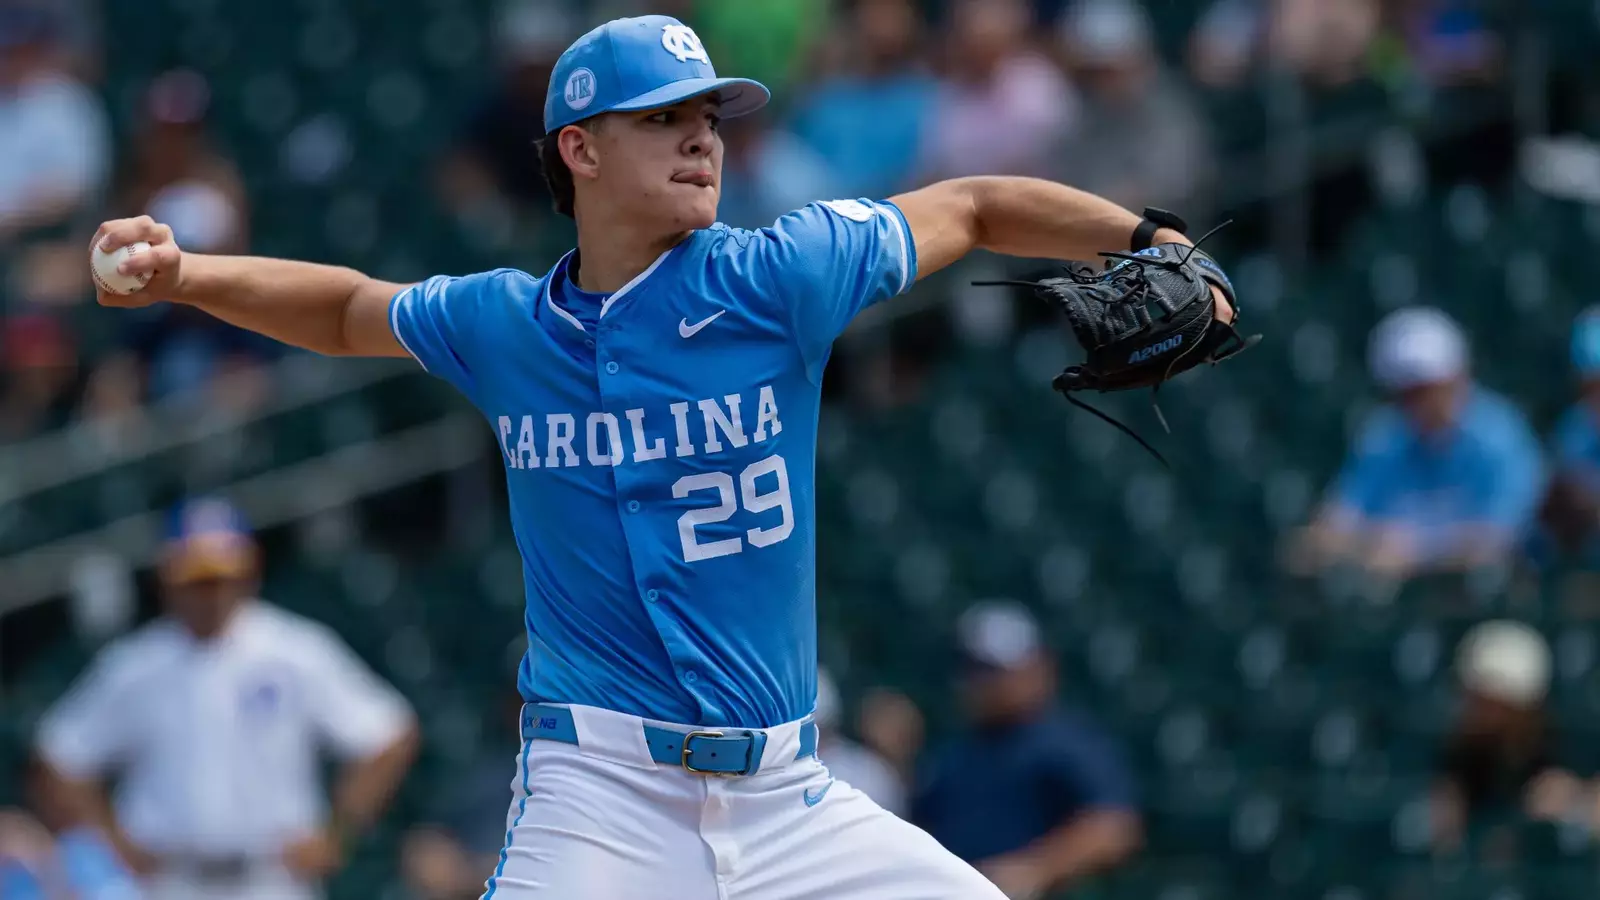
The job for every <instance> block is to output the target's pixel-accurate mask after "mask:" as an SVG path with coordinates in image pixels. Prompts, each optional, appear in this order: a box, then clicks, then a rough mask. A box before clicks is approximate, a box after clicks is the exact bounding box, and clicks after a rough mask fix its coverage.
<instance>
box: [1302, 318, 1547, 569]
mask: <svg viewBox="0 0 1600 900" xmlns="http://www.w3.org/2000/svg"><path fill="white" fill-rule="evenodd" d="M1370 364H1371V368H1372V374H1373V378H1374V380H1375V381H1377V383H1378V385H1379V386H1380V387H1381V388H1382V389H1383V390H1384V391H1385V392H1386V394H1387V395H1388V398H1389V401H1390V402H1389V403H1387V404H1385V405H1383V406H1381V407H1380V408H1379V409H1378V410H1377V411H1376V412H1374V413H1373V414H1372V415H1371V416H1370V417H1369V418H1368V419H1367V421H1366V422H1365V423H1364V425H1363V426H1362V428H1361V430H1360V433H1359V435H1358V436H1357V438H1356V440H1355V443H1354V446H1352V448H1351V450H1350V455H1349V458H1348V459H1347V460H1346V462H1345V464H1344V468H1343V469H1342V470H1341V471H1340V473H1339V475H1338V477H1337V478H1336V479H1335V480H1334V482H1333V484H1332V486H1331V487H1330V488H1329V491H1328V497H1327V500H1326V503H1325V505H1324V507H1323V509H1322V511H1321V512H1320V513H1319V514H1318V516H1317V517H1316V519H1315V520H1314V521H1313V522H1312V524H1311V525H1310V526H1309V527H1308V528H1307V529H1306V530H1305V532H1303V533H1302V534H1301V535H1299V539H1298V542H1297V545H1296V546H1295V547H1294V548H1293V550H1294V556H1293V557H1292V558H1291V563H1292V564H1293V565H1294V566H1296V567H1298V568H1300V569H1302V570H1314V569H1317V568H1321V567H1326V566H1330V565H1336V564H1341V563H1348V564H1353V565H1355V566H1359V567H1362V568H1365V569H1367V570H1369V571H1371V572H1373V573H1376V574H1378V575H1381V576H1384V577H1387V578H1391V579H1403V578H1406V577H1409V576H1411V575H1414V574H1418V573H1422V572H1429V571H1452V570H1453V571H1464V570H1471V569H1476V568H1480V567H1484V566H1490V565H1494V564H1498V563H1503V562H1505V561H1507V559H1508V557H1509V556H1510V554H1512V553H1513V551H1514V550H1515V549H1516V548H1517V547H1518V546H1519V545H1520V543H1521V541H1522V540H1523V539H1524V538H1526V537H1527V536H1528V534H1529V529H1530V526H1531V525H1532V524H1533V520H1534V518H1535V515H1536V513H1537V511H1538V506H1539V501H1540V498H1541V497H1542V492H1543V489H1544V463H1543V457H1542V454H1541V450H1540V446H1539V442H1538V439H1537V438H1536V436H1535V435H1534V433H1533V431H1532V429H1531V428H1530V426H1529V425H1528V423H1527V421H1526V420H1525V419H1524V418H1523V415H1522V413H1521V412H1520V411H1519V410H1518V409H1517V408H1516V407H1515V406H1513V405H1512V404H1511V403H1510V402H1509V401H1507V400H1506V399H1505V398H1503V397H1501V396H1499V395H1498V394H1495V393H1493V392H1492V391H1489V390H1487V389H1485V388H1483V387H1481V386H1479V385H1478V384H1476V383H1475V382H1474V381H1473V379H1472V377H1471V373H1470V370H1469V366H1468V361H1467V340H1466V336H1465V335H1464V334H1463V333H1462V331H1461V328H1460V326H1458V325H1457V324H1456V323H1455V321H1454V320H1452V319H1451V318H1450V317H1449V316H1448V315H1446V314H1445V313H1443V312H1442V311H1440V310H1437V309H1433V308H1428V307H1414V308H1407V309H1401V310H1397V311H1395V312H1393V313H1391V314H1390V315H1388V316H1387V317H1385V318H1384V319H1383V320H1382V321H1381V322H1379V323H1378V325H1377V327H1376V328H1375V329H1374V331H1373V333H1372V339H1371V346H1370Z"/></svg>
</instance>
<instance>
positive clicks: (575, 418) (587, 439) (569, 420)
mask: <svg viewBox="0 0 1600 900" xmlns="http://www.w3.org/2000/svg"><path fill="white" fill-rule="evenodd" d="M752 401H753V402H752ZM750 409H754V410H755V415H754V421H753V422H752V421H751V417H750V414H749V413H748V412H746V410H750ZM622 418H623V420H624V421H618V418H617V416H616V415H615V414H613V413H609V412H605V411H603V410H597V411H594V412H588V413H569V412H546V413H519V414H506V415H501V416H498V417H496V424H497V426H498V427H499V432H500V449H501V450H502V451H503V452H504V454H505V463H506V468H508V469H538V468H541V467H546V468H548V467H555V466H577V465H591V466H617V465H623V464H625V463H646V462H651V461H653V460H658V459H666V458H668V457H669V456H671V457H674V458H682V457H685V456H695V455H698V454H703V453H721V452H723V450H724V449H726V448H728V447H734V448H738V447H744V446H746V445H747V444H752V443H754V444H760V443H764V442H766V441H767V440H769V439H770V438H773V437H776V436H778V435H779V434H782V433H783V422H782V421H781V420H780V419H779V418H778V401H777V395H776V394H775V393H774V391H773V390H772V385H770V384H764V385H762V386H761V387H760V389H758V390H757V391H755V392H753V393H749V394H726V395H724V396H722V397H706V398H704V399H701V400H694V401H688V400H684V401H680V402H677V403H672V404H669V405H668V406H667V407H666V408H665V409H656V410H653V411H647V410H646V409H644V408H639V407H636V408H633V409H629V410H626V411H625V412H624V413H623V415H622Z"/></svg>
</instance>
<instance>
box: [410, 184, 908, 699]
mask: <svg viewBox="0 0 1600 900" xmlns="http://www.w3.org/2000/svg"><path fill="white" fill-rule="evenodd" d="M571 259H572V256H571V254H569V255H568V256H567V257H564V258H563V259H562V260H561V261H560V262H558V263H556V264H555V266H553V267H552V268H551V269H550V271H549V272H547V273H545V274H544V275H542V276H534V275H530V274H528V273H526V272H521V271H518V270H515V269H499V270H495V271H493V272H483V273H478V274H474V275H467V276H464V277H459V278H452V277H447V276H436V277H434V278H430V279H428V280H426V281H424V282H421V283H420V284H416V285H413V286H411V287H409V288H407V289H406V290H404V291H401V292H400V293H399V294H398V295H396V297H395V299H394V302H393V304H392V305H391V308H390V321H391V324H392V326H393V328H394V333H395V336H396V338H397V339H398V340H399V341H400V343H401V344H403V345H404V346H405V348H406V349H407V350H408V351H409V352H410V353H411V354H412V355H413V356H415V357H416V358H417V360H418V362H420V363H422V365H423V366H424V367H425V368H427V370H428V371H429V372H431V373H432V374H434V375H436V376H438V377H440V378H442V379H444V380H446V381H448V382H449V383H450V384H452V385H454V386H455V387H456V388H457V389H458V390H460V391H461V393H462V394H463V395H465V396H466V397H467V398H468V399H470V400H471V401H472V403H473V405H474V406H476V407H477V408H478V410H479V411H480V412H481V413H482V414H483V416H484V418H485V420H486V421H487V423H488V425H489V428H490V429H491V431H492V433H493V434H494V437H495V440H496V442H497V444H498V445H499V447H500V452H501V458H502V463H503V465H504V467H505V472H506V486H507V496H508V498H509V501H510V506H511V520H512V535H513V537H514V539H515V541H516V544H517V549H518V551H519V552H520V554H521V556H522V561H523V566H522V584H523V589H524V593H525V595H526V601H527V602H526V608H525V613H524V621H525V623H526V626H527V632H528V652H527V655H526V656H525V657H524V659H523V663H522V667H521V671H520V673H519V682H520V684H519V687H520V689H521V691H522V695H523V697H524V698H525V699H528V700H543V701H551V702H557V703H568V704H574V705H584V706H598V707H603V708H605V709H611V710H616V711H619V712H624V713H629V714H632V715H638V716H643V717H645V718H649V719H658V720H662V721H668V722H682V723H689V724H699V725H706V726H708V727H717V726H735V727H737V726H744V727H770V726H773V725H777V724H779V723H783V722H793V721H795V720H797V719H800V718H801V717H803V716H805V715H807V714H808V713H810V712H811V709H812V705H813V702H814V700H815V696H816V660H817V650H816V581H817V579H816V543H817V542H816V485H815V479H814V473H815V470H816V440H817V424H818V417H819V412H820V408H821V400H822V396H821V395H822V378H823V371H824V368H825V366H826V365H827V361H828V357H829V354H830V353H831V350H832V347H833V342H834V339H835V338H837V337H838V336H839V334H840V332H842V331H843V330H844V329H845V327H846V326H848V325H849V324H850V321H851V319H853V318H854V317H855V315H856V314H857V313H859V312H860V311H861V310H863V309H866V308H867V307H869V306H871V305H872V304H874V303H877V302H879V301H881V300H883V299H885V298H888V297H892V296H894V295H896V294H898V293H900V292H902V291H904V290H905V289H906V288H907V287H908V286H909V285H910V284H912V283H913V282H914V281H915V280H916V253H915V244H914V243H913V242H912V240H911V234H910V230H909V228H908V226H907V225H906V221H905V216H904V215H902V214H901V212H900V210H899V209H898V208H896V207H895V206H894V204H892V203H883V202H875V201H872V200H846V201H835V202H830V203H813V204H811V205H809V206H806V207H803V208H801V209H799V210H796V211H794V212H792V213H789V214H787V215H785V216H783V217H781V218H779V219H778V220H777V221H776V222H774V223H773V225H772V226H771V227H770V228H765V229H761V230H759V231H747V230H743V229H737V228H728V227H727V226H724V225H715V226H712V227H710V228H706V229H702V230H699V231H695V232H692V233H691V234H690V235H689V236H688V237H687V238H685V239H684V241H682V242H681V243H680V244H678V245H677V246H676V247H674V248H672V249H670V250H668V251H667V252H666V253H664V254H663V255H662V256H661V257H660V258H658V259H657V260H656V261H655V262H654V263H652V264H651V265H650V266H649V267H648V268H646V269H645V270H644V271H643V272H641V273H640V274H639V276H638V277H637V278H635V279H633V280H632V281H630V282H629V283H628V284H626V285H624V286H622V287H621V288H620V289H618V290H617V291H615V292H613V293H611V294H610V295H608V296H601V295H595V294H585V293H584V292H582V291H580V290H578V289H577V288H576V287H574V286H573V285H572V284H571V281H570V278H569V273H568V265H569V263H570V261H571Z"/></svg>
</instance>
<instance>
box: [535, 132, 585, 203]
mask: <svg viewBox="0 0 1600 900" xmlns="http://www.w3.org/2000/svg"><path fill="white" fill-rule="evenodd" d="M560 135H561V132H559V131H552V132H550V133H549V134H547V135H545V136H544V137H542V138H539V140H537V141H535V142H534V144H535V145H536V146H537V147H538V150H539V171H540V173H541V174H543V175H544V183H545V187H547V188H549V189H550V201H551V204H552V205H553V206H555V208H556V212H558V213H560V214H562V215H563V216H566V217H567V218H569V219H573V218H577V216H576V215H574V213H573V199H574V198H573V187H572V170H571V169H569V168H567V161H566V160H564V159H562V158H561V141H560V140H559V137H560Z"/></svg>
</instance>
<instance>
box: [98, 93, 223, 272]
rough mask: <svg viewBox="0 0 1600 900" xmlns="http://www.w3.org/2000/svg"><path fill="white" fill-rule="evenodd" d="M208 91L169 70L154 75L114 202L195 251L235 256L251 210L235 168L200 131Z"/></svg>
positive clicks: (206, 111) (208, 104)
mask: <svg viewBox="0 0 1600 900" xmlns="http://www.w3.org/2000/svg"><path fill="white" fill-rule="evenodd" d="M210 108H211V86H210V85H209V84H208V83H207V82H206V79H205V77H204V76H202V75H201V74H200V73H198V72H195V71H192V70H189V69H176V70H173V71H171V72H167V73H165V74H162V75H160V76H157V77H156V78H155V80H154V81H152V82H151V83H150V88H149V90H148V92H147V93H146V95H145V106H144V110H143V112H144V118H143V120H142V121H141V122H140V123H139V125H138V126H137V132H136V134H135V135H134V143H133V148H132V153H131V160H130V165H129V167H128V171H127V173H126V176H125V178H124V183H123V184H122V185H121V188H120V191H119V193H120V194H121V197H120V200H119V205H120V206H121V207H122V208H123V209H125V210H137V211H138V212H139V213H144V214H147V215H149V216H150V217H151V218H153V219H155V220H157V221H159V222H165V223H167V224H168V225H171V226H172V231H173V236H174V237H175V238H177V241H178V243H179V245H180V246H182V247H183V248H184V249H185V250H189V251H193V252H195V253H242V252H244V251H245V250H246V249H247V248H248V247H249V244H250V236H249V218H250V212H249V207H248V203H249V201H248V200H247V199H246V197H245V191H244V183H243V182H242V181H241V180H240V177H239V170H238V167H237V166H235V165H234V163H233V161H232V160H231V159H228V158H227V157H226V156H224V155H223V154H222V153H221V151H219V150H218V149H217V147H216V145H215V144H214V143H213V142H212V140H211V138H210V135H209V134H208V133H207V130H206V120H207V116H208V114H209V112H210Z"/></svg>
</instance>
